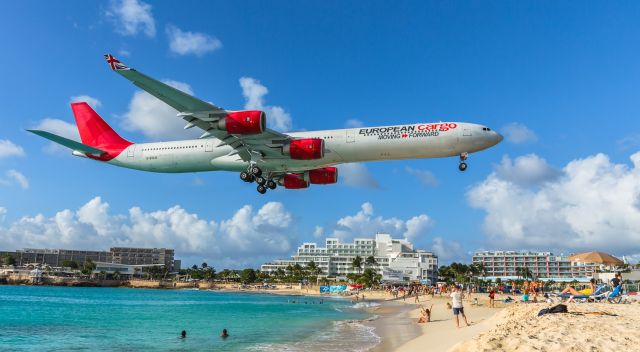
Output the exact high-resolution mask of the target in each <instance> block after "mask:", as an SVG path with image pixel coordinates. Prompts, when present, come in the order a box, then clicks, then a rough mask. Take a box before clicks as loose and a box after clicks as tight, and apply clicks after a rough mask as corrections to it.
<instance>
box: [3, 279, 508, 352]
mask: <svg viewBox="0 0 640 352" xmlns="http://www.w3.org/2000/svg"><path fill="white" fill-rule="evenodd" d="M151 283H157V281H156V282H153V281H152V282H151ZM7 286H43V287H47V286H50V287H56V286H63V287H64V286H66V285H48V284H40V285H33V284H22V285H20V284H19V285H7ZM206 286H207V287H206V288H201V287H193V286H190V287H184V286H183V287H158V286H147V285H145V286H132V285H119V286H96V287H110V288H130V289H140V288H141V289H152V290H157V289H167V290H199V291H210V292H220V293H230V294H233V293H240V294H268V295H277V296H292V297H313V298H315V299H318V298H326V299H342V300H344V301H348V302H350V303H351V304H353V305H355V304H358V303H365V304H364V305H363V307H360V308H358V307H356V308H355V309H359V310H362V311H364V312H366V313H368V314H370V315H371V316H374V317H375V316H377V317H375V318H374V319H363V320H359V321H353V322H355V323H358V324H361V325H363V326H365V327H369V328H372V329H373V333H374V334H375V335H376V336H377V338H378V342H377V343H376V344H375V346H373V347H368V348H367V349H365V350H366V351H371V352H386V351H399V352H414V351H422V350H424V348H425V347H428V349H429V350H434V351H448V350H450V349H452V348H453V347H454V346H457V345H460V344H462V343H465V342H468V341H470V340H472V339H473V338H474V337H476V336H478V335H479V334H480V333H486V332H487V331H489V330H490V329H491V328H493V327H494V326H496V325H497V323H496V322H493V320H492V319H489V318H491V317H492V316H493V315H494V314H495V313H497V312H499V311H501V310H502V309H499V308H488V307H486V302H484V300H483V298H482V297H483V296H485V295H484V294H475V295H472V296H471V297H469V298H466V299H465V311H466V312H467V315H468V317H469V318H470V320H471V321H472V322H473V323H472V326H470V327H463V328H460V329H456V328H455V325H454V323H453V321H452V314H451V312H450V310H449V309H447V308H446V303H447V302H448V301H449V300H450V299H449V297H447V296H442V297H441V296H438V295H436V296H434V297H433V298H432V297H431V296H424V295H421V296H420V303H419V304H415V303H414V297H407V299H406V301H403V300H402V298H396V299H394V298H392V297H391V296H390V295H389V294H388V293H387V292H385V291H364V292H363V293H364V294H365V296H366V299H365V300H364V301H362V300H358V301H355V300H353V299H351V296H349V295H335V294H322V293H320V292H319V291H316V290H319V288H318V287H316V286H314V287H311V288H308V289H307V288H306V287H305V288H299V287H291V288H282V286H278V288H276V289H256V288H253V287H252V288H249V289H243V288H239V287H237V285H234V284H218V285H213V284H211V283H206ZM234 286H236V287H234ZM314 291H315V292H314ZM476 297H477V298H478V299H479V301H480V302H481V305H482V306H479V307H475V306H472V305H471V302H472V300H473V298H476ZM371 303H373V304H379V305H377V306H374V307H367V306H366V304H371ZM421 304H422V305H427V306H429V305H431V304H433V312H432V316H431V319H432V321H431V322H430V323H427V324H418V323H417V320H418V317H419V315H420V305H421ZM336 321H346V322H348V320H336Z"/></svg>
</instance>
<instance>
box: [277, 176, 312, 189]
mask: <svg viewBox="0 0 640 352" xmlns="http://www.w3.org/2000/svg"><path fill="white" fill-rule="evenodd" d="M281 183H282V185H283V186H284V188H287V189H301V188H307V187H309V182H307V181H306V180H305V179H304V174H286V175H284V177H283V178H282V180H281Z"/></svg>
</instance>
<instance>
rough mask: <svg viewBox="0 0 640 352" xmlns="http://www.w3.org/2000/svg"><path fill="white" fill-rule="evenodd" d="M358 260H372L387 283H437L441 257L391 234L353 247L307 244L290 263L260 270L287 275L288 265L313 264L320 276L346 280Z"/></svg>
mask: <svg viewBox="0 0 640 352" xmlns="http://www.w3.org/2000/svg"><path fill="white" fill-rule="evenodd" d="M356 256H360V257H361V258H362V261H363V268H362V269H361V270H360V272H362V270H364V266H365V265H364V262H365V260H366V259H367V257H370V256H373V257H374V258H375V259H376V262H377V264H376V265H374V266H371V268H372V269H375V270H376V271H377V272H378V273H379V274H380V275H382V280H383V281H386V282H408V281H414V280H423V282H425V283H435V280H436V279H437V271H438V257H437V256H436V255H434V254H433V253H432V252H426V251H423V250H414V249H413V245H412V244H411V243H410V242H408V241H407V240H404V239H392V238H391V236H390V235H388V234H377V235H376V237H375V239H372V238H356V239H354V240H353V242H352V243H343V242H340V240H338V239H337V238H327V239H326V242H325V246H324V247H319V246H318V245H317V244H316V243H304V244H302V245H301V246H300V247H298V251H297V253H296V254H295V255H293V256H292V257H291V259H277V260H274V261H272V262H269V263H265V264H263V265H262V266H261V268H260V269H261V271H263V272H267V273H274V272H276V271H277V270H278V269H282V270H285V271H286V268H287V267H288V266H289V265H292V266H293V265H296V264H299V265H300V266H302V267H306V265H307V264H308V263H309V262H311V261H313V262H314V263H315V264H316V265H317V266H318V267H319V268H320V269H321V270H322V274H321V276H325V277H335V278H342V279H344V278H346V275H347V274H350V273H357V272H358V269H356V268H354V267H353V265H352V263H353V259H354V258H355V257H356Z"/></svg>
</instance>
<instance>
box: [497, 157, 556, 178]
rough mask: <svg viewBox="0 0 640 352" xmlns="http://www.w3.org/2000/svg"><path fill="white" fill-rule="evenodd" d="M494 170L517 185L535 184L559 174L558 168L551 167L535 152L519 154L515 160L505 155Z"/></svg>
mask: <svg viewBox="0 0 640 352" xmlns="http://www.w3.org/2000/svg"><path fill="white" fill-rule="evenodd" d="M495 170H496V174H497V175H498V176H499V177H500V178H502V179H504V180H507V181H510V182H513V183H515V184H518V185H536V184H539V183H542V182H546V181H552V180H554V179H555V178H557V177H558V176H560V171H559V170H556V169H554V168H553V167H551V166H550V165H549V164H547V161H546V160H544V159H543V158H541V157H539V156H537V155H536V154H528V155H523V156H519V157H517V158H516V159H515V161H512V160H511V158H509V156H508V155H505V156H503V157H502V161H500V165H498V166H497V167H496V168H495Z"/></svg>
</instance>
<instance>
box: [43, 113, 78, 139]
mask: <svg viewBox="0 0 640 352" xmlns="http://www.w3.org/2000/svg"><path fill="white" fill-rule="evenodd" d="M34 129H36V130H43V131H47V132H51V133H53V134H57V135H59V136H62V137H65V138H69V139H73V140H74V141H80V133H79V132H78V127H77V126H76V125H75V124H74V123H70V122H66V121H62V120H59V119H51V118H46V119H42V120H40V122H39V123H38V125H36V127H34Z"/></svg>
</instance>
